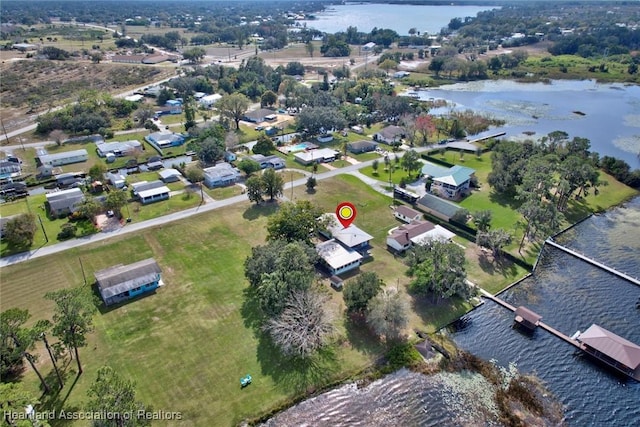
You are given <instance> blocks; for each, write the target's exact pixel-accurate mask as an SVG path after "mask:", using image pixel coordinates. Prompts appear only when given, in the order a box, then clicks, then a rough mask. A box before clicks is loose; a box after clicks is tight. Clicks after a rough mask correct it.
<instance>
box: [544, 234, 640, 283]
mask: <svg viewBox="0 0 640 427" xmlns="http://www.w3.org/2000/svg"><path fill="white" fill-rule="evenodd" d="M545 243H548V244H549V245H550V246H553V247H554V248H557V249H560V250H561V251H563V252H566V253H568V254H570V255H573V256H574V257H576V258H578V259H581V260H583V261H585V262H588V263H589V264H591V265H594V266H596V267H598V268H601V269H603V270H605V271H607V272H609V273H611V274H613V275H615V276H618V277H620V278H621V279H624V280H626V281H627V282H631V283H633V284H634V285H637V286H640V280H638V279H636V278H635V277H631V276H629V275H628V274H625V273H622V272H620V271H618V270H616V269H615V268H612V267H609V266H607V265H604V264H603V263H601V262H598V261H596V260H594V259H592V258H589V257H587V256H584V255H582V254H581V253H578V252H576V251H574V250H571V249H569V248H567V247H564V246H562V245H560V244H558V243H556V242H554V241H553V240H551V239H547V240H546V241H545Z"/></svg>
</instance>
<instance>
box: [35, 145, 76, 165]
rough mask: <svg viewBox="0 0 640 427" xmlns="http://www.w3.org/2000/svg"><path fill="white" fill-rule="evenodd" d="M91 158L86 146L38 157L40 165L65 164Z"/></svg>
mask: <svg viewBox="0 0 640 427" xmlns="http://www.w3.org/2000/svg"><path fill="white" fill-rule="evenodd" d="M88 159H89V153H87V150H85V149H84V148H82V149H80V150H73V151H63V152H60V153H53V154H48V153H47V154H41V155H39V156H38V157H37V161H38V166H45V165H49V166H63V165H69V164H71V163H81V162H86V161H87V160H88Z"/></svg>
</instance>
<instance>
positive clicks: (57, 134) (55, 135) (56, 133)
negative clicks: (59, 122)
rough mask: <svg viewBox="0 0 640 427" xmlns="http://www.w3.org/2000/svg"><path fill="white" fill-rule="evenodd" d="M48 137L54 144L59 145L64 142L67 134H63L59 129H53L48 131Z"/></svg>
mask: <svg viewBox="0 0 640 427" xmlns="http://www.w3.org/2000/svg"><path fill="white" fill-rule="evenodd" d="M49 138H51V139H52V140H54V141H55V142H56V145H58V146H60V145H62V143H63V142H64V140H65V139H67V138H68V136H67V134H65V133H64V132H63V131H61V130H60V129H54V130H52V131H51V133H49Z"/></svg>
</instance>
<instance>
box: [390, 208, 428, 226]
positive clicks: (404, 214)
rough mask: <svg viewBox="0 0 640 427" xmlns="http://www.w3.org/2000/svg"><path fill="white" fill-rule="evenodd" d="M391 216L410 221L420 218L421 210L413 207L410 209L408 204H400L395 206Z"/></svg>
mask: <svg viewBox="0 0 640 427" xmlns="http://www.w3.org/2000/svg"><path fill="white" fill-rule="evenodd" d="M393 216H395V217H396V218H398V219H399V220H400V221H403V222H406V223H410V222H413V221H418V220H421V219H422V212H420V211H417V210H415V209H411V208H410V207H409V206H405V205H400V206H397V207H396V209H395V210H394V211H393Z"/></svg>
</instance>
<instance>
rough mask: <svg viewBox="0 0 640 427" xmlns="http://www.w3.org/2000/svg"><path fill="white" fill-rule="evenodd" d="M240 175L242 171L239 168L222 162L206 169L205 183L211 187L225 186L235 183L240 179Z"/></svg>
mask: <svg viewBox="0 0 640 427" xmlns="http://www.w3.org/2000/svg"><path fill="white" fill-rule="evenodd" d="M240 176H241V173H240V171H239V170H238V168H235V167H233V166H232V165H231V164H229V163H226V162H222V163H218V164H216V165H215V166H212V167H210V168H206V169H204V185H206V186H207V187H209V188H216V187H224V186H227V185H232V184H235V183H236V182H237V181H238V179H240Z"/></svg>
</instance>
